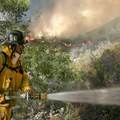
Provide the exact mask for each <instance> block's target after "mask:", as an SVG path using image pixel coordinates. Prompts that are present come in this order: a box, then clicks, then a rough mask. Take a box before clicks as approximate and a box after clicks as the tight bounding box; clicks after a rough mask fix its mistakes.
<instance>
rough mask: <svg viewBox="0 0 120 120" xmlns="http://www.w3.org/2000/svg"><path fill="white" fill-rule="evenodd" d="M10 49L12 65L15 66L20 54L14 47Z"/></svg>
mask: <svg viewBox="0 0 120 120" xmlns="http://www.w3.org/2000/svg"><path fill="white" fill-rule="evenodd" d="M11 49H12V53H11V59H12V64H16V63H17V61H18V59H19V58H20V54H19V53H17V52H16V46H15V45H13V46H11Z"/></svg>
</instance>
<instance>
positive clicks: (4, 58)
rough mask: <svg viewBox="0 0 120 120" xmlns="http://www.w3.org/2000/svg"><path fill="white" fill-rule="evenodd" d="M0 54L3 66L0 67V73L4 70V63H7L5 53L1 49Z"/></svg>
mask: <svg viewBox="0 0 120 120" xmlns="http://www.w3.org/2000/svg"><path fill="white" fill-rule="evenodd" d="M0 53H1V54H3V56H4V57H3V67H2V68H1V70H0V74H1V73H2V71H3V70H4V68H5V66H6V63H7V55H6V54H5V53H4V52H3V51H2V52H0Z"/></svg>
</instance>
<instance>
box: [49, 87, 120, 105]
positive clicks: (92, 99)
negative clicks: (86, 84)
mask: <svg viewBox="0 0 120 120" xmlns="http://www.w3.org/2000/svg"><path fill="white" fill-rule="evenodd" d="M47 99H48V100H55V101H64V102H72V103H89V104H102V105H120V88H109V89H96V90H80V91H72V92H60V93H53V94H48V95H47Z"/></svg>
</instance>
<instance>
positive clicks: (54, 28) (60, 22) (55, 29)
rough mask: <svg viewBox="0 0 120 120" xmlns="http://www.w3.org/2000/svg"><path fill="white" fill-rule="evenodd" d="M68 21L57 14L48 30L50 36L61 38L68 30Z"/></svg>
mask: <svg viewBox="0 0 120 120" xmlns="http://www.w3.org/2000/svg"><path fill="white" fill-rule="evenodd" d="M65 23H66V19H65V17H64V16H62V15H59V14H56V15H53V17H52V18H51V20H50V26H49V27H48V28H46V30H45V31H46V33H47V34H48V36H60V35H61V34H62V33H63V32H64V30H65V28H66V24H65Z"/></svg>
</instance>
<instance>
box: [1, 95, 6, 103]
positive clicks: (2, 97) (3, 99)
mask: <svg viewBox="0 0 120 120" xmlns="http://www.w3.org/2000/svg"><path fill="white" fill-rule="evenodd" d="M4 102H5V95H4V94H0V104H2V103H4Z"/></svg>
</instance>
